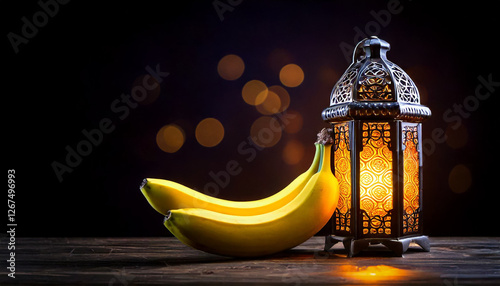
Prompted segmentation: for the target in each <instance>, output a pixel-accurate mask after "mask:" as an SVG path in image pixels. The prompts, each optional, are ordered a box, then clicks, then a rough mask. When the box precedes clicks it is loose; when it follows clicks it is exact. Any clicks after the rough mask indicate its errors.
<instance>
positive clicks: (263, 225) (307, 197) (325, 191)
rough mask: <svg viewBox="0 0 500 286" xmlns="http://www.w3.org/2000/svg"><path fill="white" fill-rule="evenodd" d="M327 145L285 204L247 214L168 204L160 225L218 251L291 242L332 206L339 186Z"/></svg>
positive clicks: (246, 252)
mask: <svg viewBox="0 0 500 286" xmlns="http://www.w3.org/2000/svg"><path fill="white" fill-rule="evenodd" d="M321 146H322V148H325V146H324V145H321ZM330 149H331V145H330V144H328V145H327V146H326V148H325V150H324V153H323V156H322V158H323V161H322V164H321V169H320V170H319V171H318V173H316V174H314V175H313V176H312V177H311V179H310V180H309V181H308V183H307V184H306V186H305V187H304V190H303V191H302V192H300V193H299V194H298V196H296V197H295V198H294V199H293V200H292V201H291V202H290V203H288V204H286V205H285V206H282V207H280V208H278V209H276V210H274V211H271V212H268V213H265V214H260V215H252V216H237V215H228V214H222V213H218V212H214V211H210V210H205V209H198V208H187V209H178V210H171V211H170V212H169V213H168V214H167V215H166V216H165V219H164V225H165V226H166V227H167V228H168V229H169V230H170V232H171V233H172V234H174V235H175V236H176V237H177V238H178V239H179V240H181V241H182V242H183V243H185V244H187V245H189V246H191V247H193V248H196V249H199V250H203V251H206V252H209V253H213V254H218V255H225V256H236V257H251V256H254V257H255V256H263V255H269V254H273V253H277V252H279V251H283V250H286V249H289V248H292V247H295V246H297V245H299V244H301V243H303V242H304V241H306V240H307V239H309V238H310V237H311V236H313V235H314V234H316V233H317V232H318V231H319V230H321V228H322V227H323V226H324V225H325V224H326V223H327V222H328V221H329V219H330V217H331V216H332V214H333V212H334V210H335V208H336V206H337V202H338V198H339V188H338V181H337V179H336V178H335V177H334V176H333V174H332V172H331V169H330V152H331V151H330Z"/></svg>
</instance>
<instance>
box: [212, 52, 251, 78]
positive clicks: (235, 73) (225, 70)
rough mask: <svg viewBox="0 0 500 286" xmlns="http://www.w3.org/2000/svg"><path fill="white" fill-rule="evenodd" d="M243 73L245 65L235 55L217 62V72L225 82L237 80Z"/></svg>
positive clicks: (227, 56)
mask: <svg viewBox="0 0 500 286" xmlns="http://www.w3.org/2000/svg"><path fill="white" fill-rule="evenodd" d="M244 71H245V63H244V62H243V60H242V59H241V58H240V57H239V56H237V55H232V54H231V55H226V56H224V57H223V58H222V59H220V60H219V64H218V65H217V72H218V73H219V75H220V77H222V78H223V79H225V80H237V79H238V78H240V77H241V75H242V74H243V72H244Z"/></svg>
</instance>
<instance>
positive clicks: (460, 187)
mask: <svg viewBox="0 0 500 286" xmlns="http://www.w3.org/2000/svg"><path fill="white" fill-rule="evenodd" d="M448 184H449V186H450V189H451V190H452V191H453V192H454V193H457V194H461V193H463V192H466V191H467V190H468V189H469V188H470V186H471V185H472V175H471V173H470V170H469V168H467V167H466V166H465V165H462V164H460V165H456V166H455V167H453V169H452V170H451V172H450V175H449V177H448Z"/></svg>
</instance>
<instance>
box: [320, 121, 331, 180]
mask: <svg viewBox="0 0 500 286" xmlns="http://www.w3.org/2000/svg"><path fill="white" fill-rule="evenodd" d="M332 131H333V129H332V128H323V129H321V131H320V132H319V133H318V139H317V140H316V144H321V145H320V147H321V159H320V161H319V169H318V172H322V171H327V172H331V166H330V161H331V160H330V156H331V146H332V144H333V139H332V136H331V133H332Z"/></svg>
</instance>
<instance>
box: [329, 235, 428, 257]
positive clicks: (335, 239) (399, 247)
mask: <svg viewBox="0 0 500 286" xmlns="http://www.w3.org/2000/svg"><path fill="white" fill-rule="evenodd" d="M339 242H342V244H343V245H344V248H345V250H346V251H347V256H348V257H353V256H354V255H356V254H358V253H359V252H361V251H362V250H364V249H366V248H367V247H368V246H370V244H379V243H380V244H383V245H384V246H385V247H387V248H389V249H390V250H392V251H393V252H394V253H395V254H396V255H397V256H403V253H405V252H406V251H407V250H408V247H409V246H410V243H411V242H415V243H416V244H418V245H419V246H420V247H422V249H423V250H424V251H430V250H431V246H430V243H429V238H428V237H427V236H426V235H421V236H414V237H407V238H396V239H390V238H363V239H354V238H353V237H343V236H332V235H327V236H326V237H325V251H328V250H329V249H330V248H332V247H333V246H334V245H335V244H337V243H339Z"/></svg>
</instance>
